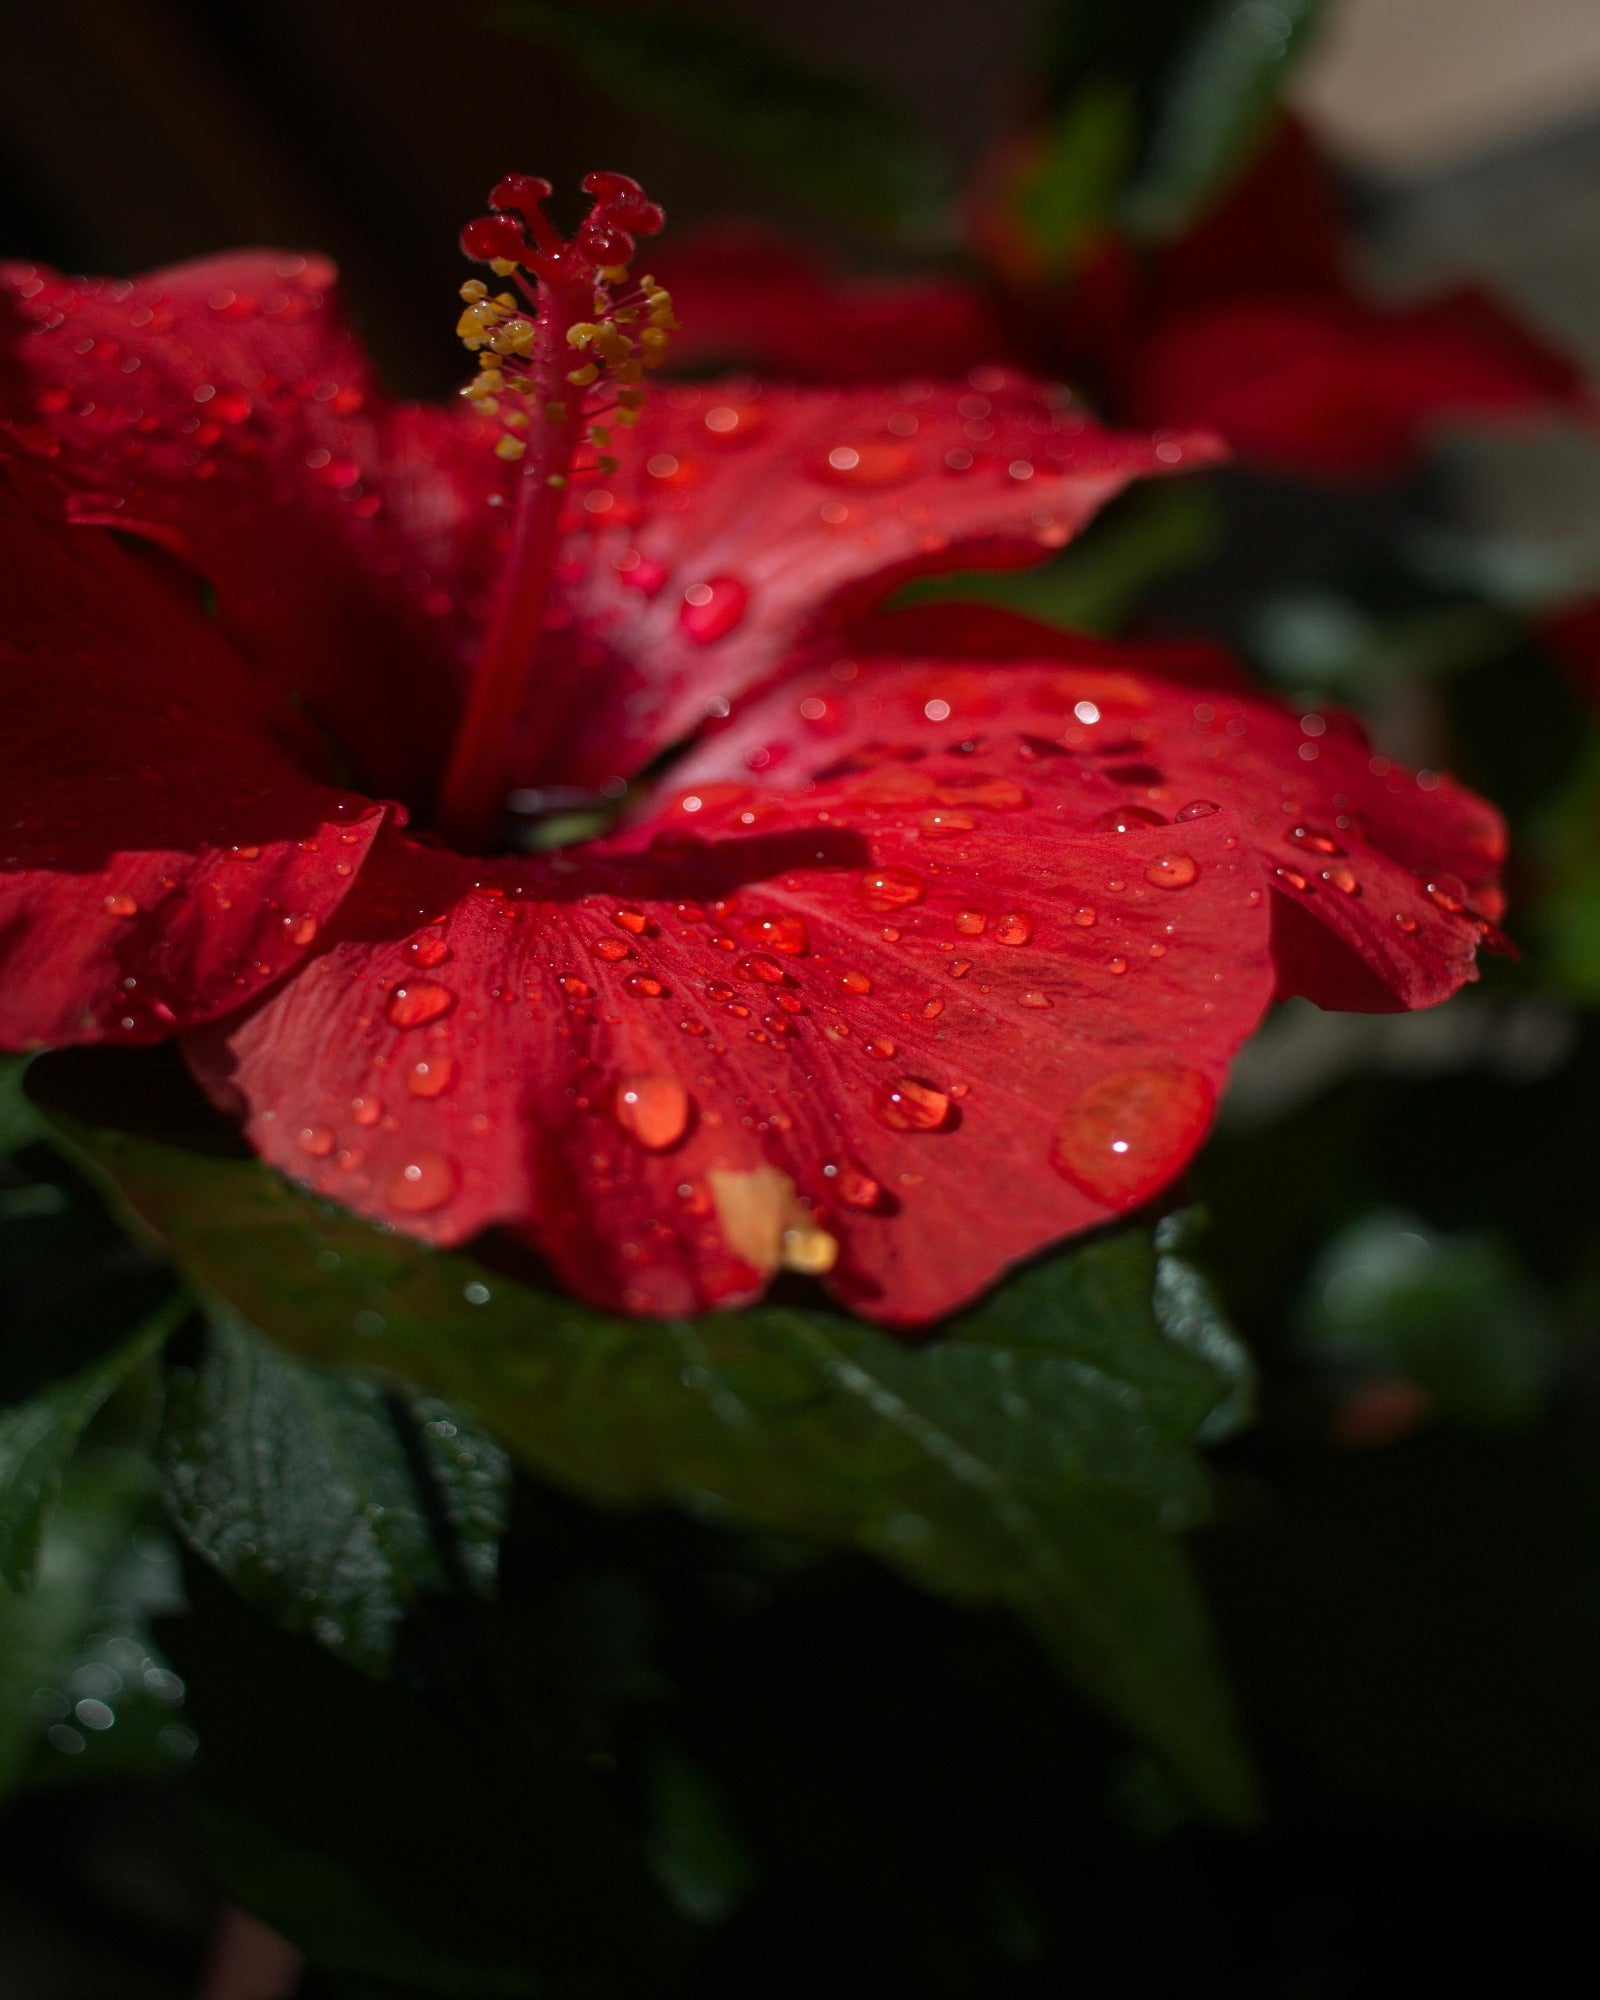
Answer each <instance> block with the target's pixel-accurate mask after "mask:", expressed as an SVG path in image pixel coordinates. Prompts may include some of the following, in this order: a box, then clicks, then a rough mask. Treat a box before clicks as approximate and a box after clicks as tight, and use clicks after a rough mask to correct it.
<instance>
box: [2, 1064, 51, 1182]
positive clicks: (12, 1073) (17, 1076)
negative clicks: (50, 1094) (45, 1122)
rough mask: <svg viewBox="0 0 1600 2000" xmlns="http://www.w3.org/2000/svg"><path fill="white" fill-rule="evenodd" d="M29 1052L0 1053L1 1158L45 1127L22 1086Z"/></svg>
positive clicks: (34, 1137)
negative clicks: (19, 1053) (25, 1053)
mask: <svg viewBox="0 0 1600 2000" xmlns="http://www.w3.org/2000/svg"><path fill="white" fill-rule="evenodd" d="M28 1061H29V1058H28V1057H27V1056H0V1160H4V1159H9V1158H10V1156H11V1155H12V1154H13V1153H15V1152H19V1151H20V1150H21V1149H22V1147H24V1146H26V1145H27V1144H28V1142H29V1141H30V1140H32V1139H36V1138H38V1136H39V1134H40V1131H41V1130H42V1129H43V1128H42V1127H41V1125H40V1123H39V1117H38V1113H37V1112H36V1111H35V1110H34V1108H33V1106H32V1105H31V1104H30V1103H29V1102H28V1100H27V1098H26V1096H24V1094H23V1089H22V1073H23V1071H24V1070H25V1069H26V1068H27V1067H28Z"/></svg>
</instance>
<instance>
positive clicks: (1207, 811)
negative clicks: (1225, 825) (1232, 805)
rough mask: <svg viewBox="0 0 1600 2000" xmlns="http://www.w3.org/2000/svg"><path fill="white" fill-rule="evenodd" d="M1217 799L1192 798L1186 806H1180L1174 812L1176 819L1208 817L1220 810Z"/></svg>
mask: <svg viewBox="0 0 1600 2000" xmlns="http://www.w3.org/2000/svg"><path fill="white" fill-rule="evenodd" d="M1218 810H1219V808H1218V806H1217V802H1216V800H1215V799H1191V800H1190V801H1189V803H1188V804H1187V805H1186V806H1180V807H1179V809H1178V811H1177V812H1176V813H1175V814H1174V818H1176V819H1206V818H1208V817H1209V816H1210V815H1211V814H1212V813H1214V812H1216V811H1218Z"/></svg>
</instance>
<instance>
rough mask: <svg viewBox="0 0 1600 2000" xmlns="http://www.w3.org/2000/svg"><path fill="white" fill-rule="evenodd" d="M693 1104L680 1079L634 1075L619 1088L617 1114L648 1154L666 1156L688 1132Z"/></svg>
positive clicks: (633, 1138) (617, 1118)
mask: <svg viewBox="0 0 1600 2000" xmlns="http://www.w3.org/2000/svg"><path fill="white" fill-rule="evenodd" d="M689 1103H690V1100H689V1093H688V1091H687V1090H685V1089H684V1087H683V1085H682V1084H681V1083H679V1082H678V1080H677V1078H676V1077H671V1076H630V1077H626V1078H624V1080H623V1081H622V1082H621V1083H619V1084H618V1085H617V1094H616V1099H615V1102H614V1105H613V1111H614V1114H615V1116H616V1121H617V1123H618V1124H619V1125H620V1126H621V1127H622V1129H623V1131H624V1132H626V1133H627V1135H628V1137H629V1138H630V1139H632V1140H634V1141H635V1142H636V1143H637V1144H638V1145H640V1146H643V1148H644V1149H645V1151H646V1152H647V1153H663V1152H665V1151H666V1149H667V1148H668V1147H669V1146H675V1145H676V1144H677V1143H678V1141H679V1140H680V1139H681V1138H682V1137H683V1135H684V1133H685V1131H687V1129H688V1125H689Z"/></svg>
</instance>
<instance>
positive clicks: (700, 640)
mask: <svg viewBox="0 0 1600 2000" xmlns="http://www.w3.org/2000/svg"><path fill="white" fill-rule="evenodd" d="M749 602H750V592H749V590H748V588H747V587H746V586H745V585H744V584H742V583H741V582H740V581H739V579H738V578H737V577H736V576H714V577H711V578H710V579H708V581H706V582H705V583H693V584H691V585H690V586H689V588H688V589H687V590H686V591H685V592H684V593H683V602H682V604H681V605H679V607H678V623H679V625H680V626H682V628H683V632H684V635H685V637H686V638H689V639H692V640H693V641H694V643H695V644H696V645H697V646H709V645H712V644H713V643H714V642H715V641H716V640H718V639H725V638H726V637H727V635H728V634H729V633H730V632H731V631H733V630H734V628H735V627H736V626H737V625H739V624H740V623H741V622H742V621H743V618H744V614H745V609H746V607H747V606H748V604H749Z"/></svg>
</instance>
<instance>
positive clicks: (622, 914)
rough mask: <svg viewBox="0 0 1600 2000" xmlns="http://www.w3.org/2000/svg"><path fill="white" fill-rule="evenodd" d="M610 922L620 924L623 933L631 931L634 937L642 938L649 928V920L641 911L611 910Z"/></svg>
mask: <svg viewBox="0 0 1600 2000" xmlns="http://www.w3.org/2000/svg"><path fill="white" fill-rule="evenodd" d="M611 921H612V922H613V923H614V924H620V925H621V926H622V928H623V929H624V930H625V931H631V932H632V933H633V935H634V936H635V937H642V936H643V935H644V933H645V932H646V931H647V930H648V929H649V928H650V919H649V918H648V917H647V916H646V915H645V913H644V912H643V910H626V909H624V910H613V911H612V912H611Z"/></svg>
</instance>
